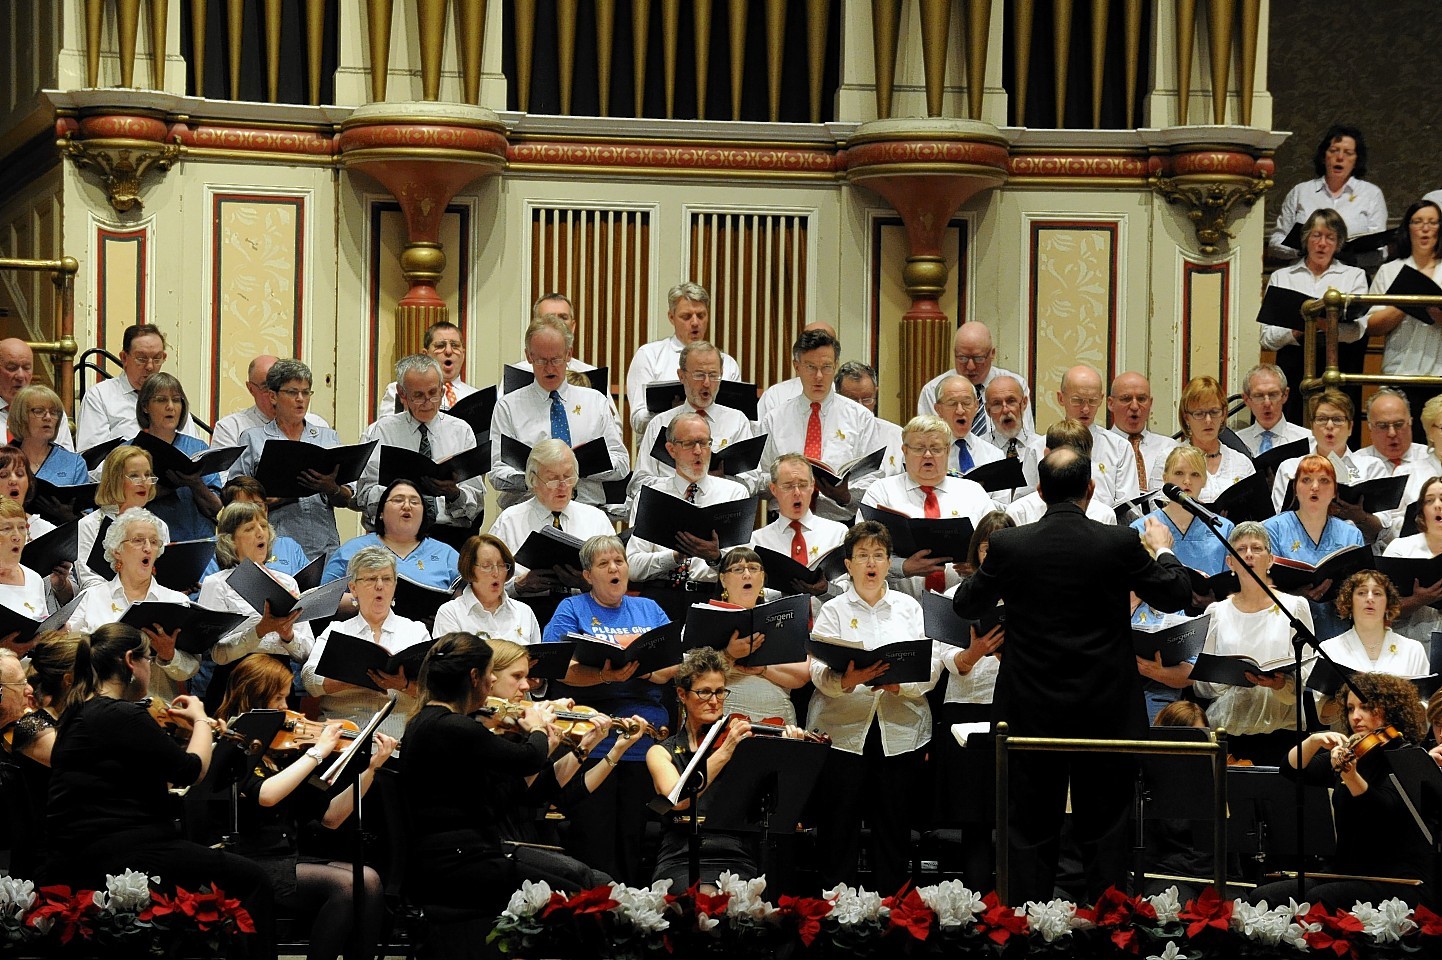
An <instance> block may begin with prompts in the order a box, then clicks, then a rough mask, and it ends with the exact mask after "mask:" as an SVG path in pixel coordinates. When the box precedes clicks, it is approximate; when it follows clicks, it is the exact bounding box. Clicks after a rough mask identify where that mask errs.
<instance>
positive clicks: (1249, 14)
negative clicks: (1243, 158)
mask: <svg viewBox="0 0 1442 960" xmlns="http://www.w3.org/2000/svg"><path fill="white" fill-rule="evenodd" d="M1261 22H1262V0H1242V76H1241V78H1240V80H1239V83H1238V88H1239V89H1238V92H1239V93H1240V94H1241V122H1242V126H1244V127H1250V126H1251V125H1252V87H1253V86H1254V85H1255V84H1256V81H1257V36H1258V34H1259V32H1260V26H1261Z"/></svg>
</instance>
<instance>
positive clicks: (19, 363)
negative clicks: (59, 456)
mask: <svg viewBox="0 0 1442 960" xmlns="http://www.w3.org/2000/svg"><path fill="white" fill-rule="evenodd" d="M33 379H35V354H34V352H33V351H32V350H31V349H30V345H29V344H28V343H26V342H25V341H24V340H20V339H18V338H16V337H7V338H6V339H4V340H0V430H3V431H4V435H5V439H7V440H8V439H9V437H10V404H11V402H13V401H14V399H15V394H17V393H19V392H20V391H21V390H24V389H25V388H26V387H28V386H30V381H32V380H33ZM55 442H56V443H58V444H60V446H62V447H64V448H65V449H66V450H74V449H75V435H74V434H73V433H72V432H71V430H70V420H69V418H68V417H66V416H65V411H63V410H62V411H60V429H59V430H58V431H56V434H55Z"/></svg>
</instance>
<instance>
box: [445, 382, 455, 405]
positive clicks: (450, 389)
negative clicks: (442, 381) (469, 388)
mask: <svg viewBox="0 0 1442 960" xmlns="http://www.w3.org/2000/svg"><path fill="white" fill-rule="evenodd" d="M455 405H456V388H455V385H454V384H452V383H451V382H450V381H449V380H447V381H446V409H447V410H449V409H450V408H451V407H454V406H455Z"/></svg>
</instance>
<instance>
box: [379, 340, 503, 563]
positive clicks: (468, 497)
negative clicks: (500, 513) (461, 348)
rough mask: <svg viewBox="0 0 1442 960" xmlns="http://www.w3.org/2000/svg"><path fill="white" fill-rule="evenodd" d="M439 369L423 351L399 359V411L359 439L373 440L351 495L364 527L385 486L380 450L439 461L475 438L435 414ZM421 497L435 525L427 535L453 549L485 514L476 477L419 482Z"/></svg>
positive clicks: (481, 488) (471, 444)
mask: <svg viewBox="0 0 1442 960" xmlns="http://www.w3.org/2000/svg"><path fill="white" fill-rule="evenodd" d="M443 382H444V381H443V379H442V374H441V365H440V363H438V362H437V361H436V359H435V358H434V357H430V356H427V355H426V354H423V353H417V354H412V355H411V356H409V357H403V358H401V360H400V362H399V363H397V364H396V383H397V384H399V391H398V392H399V394H400V398H401V402H402V403H403V404H405V408H406V409H405V410H404V411H402V412H401V413H391V414H387V415H386V416H384V417H381V418H380V419H379V420H377V421H376V422H375V423H373V424H371V425H370V426H369V427H367V428H366V432H365V434H364V436H362V437H361V440H362V441H370V440H379V441H380V444H378V445H377V446H376V448H375V451H374V452H373V453H372V454H371V458H370V462H368V463H367V464H366V468H365V470H364V471H363V472H362V473H361V478H360V481H359V483H358V486H359V489H358V490H357V491H356V500H357V502H358V503H359V504H360V511H361V516H362V518H363V519H364V520H365V522H366V526H367V527H369V526H371V525H372V524H373V523H374V522H375V516H376V511H377V510H378V509H379V507H380V499H381V494H383V493H384V492H385V488H384V487H382V486H381V484H380V463H381V447H383V446H392V447H404V448H405V449H407V450H414V451H416V452H417V453H419V454H421V456H424V457H429V458H430V459H431V460H434V461H440V460H444V459H446V458H447V457H452V456H455V455H456V454H458V453H463V452H465V451H466V450H470V449H471V448H472V447H474V446H475V445H476V434H475V432H474V431H473V430H471V427H470V424H468V423H466V422H465V421H464V420H458V419H456V418H455V417H452V416H450V415H449V414H444V413H441V400H442V399H443V398H444V396H445V393H444V390H443V387H442V384H443ZM422 483H423V484H424V486H425V491H424V492H425V493H426V494H428V495H430V496H432V497H434V498H435V499H434V507H435V513H436V523H435V526H433V527H432V528H431V533H430V536H433V537H436V538H437V539H440V540H443V541H444V542H446V543H450V544H452V545H453V546H454V545H455V541H456V540H460V541H462V542H464V540H465V537H466V535H468V534H469V533H470V531H471V530H472V529H473V528H474V527H475V526H476V525H477V524H479V522H480V519H481V516H482V513H483V512H484V510H485V497H486V488H485V486H484V485H483V484H482V482H481V478H480V477H471V478H470V479H468V480H463V481H461V482H460V483H456V482H455V481H453V480H431V479H427V480H424V481H422Z"/></svg>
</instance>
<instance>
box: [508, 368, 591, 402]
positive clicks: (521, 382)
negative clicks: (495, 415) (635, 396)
mask: <svg viewBox="0 0 1442 960" xmlns="http://www.w3.org/2000/svg"><path fill="white" fill-rule="evenodd" d="M581 376H583V377H585V378H586V379H587V380H589V381H590V382H591V389H592V390H595V391H596V392H597V393H602V394H608V395H609V394H610V392H611V368H610V367H597V368H596V369H594V370H582V371H581ZM535 382H536V374H535V372H534V371H531V370H523V369H521V368H520V367H517V366H513V365H512V364H509V363H508V364H506V369H505V370H504V371H503V372H502V377H501V385H502V387H504V388H505V390H504V392H506V393H510V392H511V391H513V390H519V389H521V388H522V387H524V386H527V385H529V384H532V383H535Z"/></svg>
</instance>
